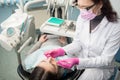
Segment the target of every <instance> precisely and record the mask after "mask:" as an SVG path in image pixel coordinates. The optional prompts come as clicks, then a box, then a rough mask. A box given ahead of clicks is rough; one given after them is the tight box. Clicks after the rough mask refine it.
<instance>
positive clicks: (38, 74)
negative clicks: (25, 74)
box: [29, 67, 57, 80]
mask: <svg viewBox="0 0 120 80" xmlns="http://www.w3.org/2000/svg"><path fill="white" fill-rule="evenodd" d="M29 80H57V74H56V73H52V72H49V71H46V70H45V69H44V68H42V67H35V69H34V70H33V72H32V73H31V75H30V77H29Z"/></svg>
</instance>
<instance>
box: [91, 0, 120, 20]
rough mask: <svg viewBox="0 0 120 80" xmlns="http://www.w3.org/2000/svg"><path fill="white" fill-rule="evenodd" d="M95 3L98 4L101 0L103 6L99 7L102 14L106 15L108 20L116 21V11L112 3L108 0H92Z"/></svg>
mask: <svg viewBox="0 0 120 80" xmlns="http://www.w3.org/2000/svg"><path fill="white" fill-rule="evenodd" d="M92 1H93V2H94V3H95V4H99V3H100V2H102V4H103V6H102V8H101V12H102V13H103V15H104V16H106V17H107V19H108V21H109V22H116V21H117V18H118V16H117V13H116V12H115V11H113V8H112V5H111V3H110V0H92Z"/></svg>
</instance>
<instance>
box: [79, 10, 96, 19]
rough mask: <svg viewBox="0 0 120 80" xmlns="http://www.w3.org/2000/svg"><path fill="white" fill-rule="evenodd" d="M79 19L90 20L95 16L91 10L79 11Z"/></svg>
mask: <svg viewBox="0 0 120 80" xmlns="http://www.w3.org/2000/svg"><path fill="white" fill-rule="evenodd" d="M80 15H81V18H83V19H86V20H92V19H94V18H95V17H96V14H94V13H93V12H92V11H91V10H88V11H87V10H85V9H84V10H80Z"/></svg>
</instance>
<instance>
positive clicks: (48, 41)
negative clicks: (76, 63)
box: [24, 34, 72, 80]
mask: <svg viewBox="0 0 120 80" xmlns="http://www.w3.org/2000/svg"><path fill="white" fill-rule="evenodd" d="M66 44H67V39H66V38H65V37H60V36H56V35H48V34H44V35H42V36H41V37H40V38H39V41H38V42H37V43H36V44H35V45H34V46H33V47H32V49H31V50H30V51H29V52H28V56H27V57H26V59H25V61H24V67H25V70H26V71H28V72H30V73H32V74H31V76H30V80H58V79H60V78H62V76H65V74H67V73H71V72H72V70H68V69H64V68H61V67H60V66H59V65H57V61H58V60H60V59H66V58H68V56H63V57H58V58H56V59H54V58H46V56H45V55H44V52H45V51H47V50H50V49H53V48H58V47H62V46H64V45H66ZM36 78H37V79H36Z"/></svg>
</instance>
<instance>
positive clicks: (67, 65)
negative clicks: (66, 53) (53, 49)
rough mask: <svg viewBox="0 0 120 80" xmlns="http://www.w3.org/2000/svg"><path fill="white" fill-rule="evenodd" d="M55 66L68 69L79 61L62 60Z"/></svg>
mask: <svg viewBox="0 0 120 80" xmlns="http://www.w3.org/2000/svg"><path fill="white" fill-rule="evenodd" d="M57 64H58V65H59V66H61V67H63V68H67V69H70V68H72V67H73V66H74V65H77V64H79V59H78V58H69V59H64V60H59V61H58V62H57Z"/></svg>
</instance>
